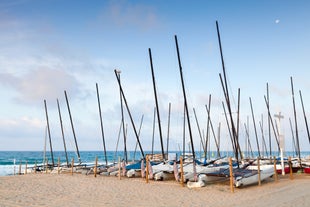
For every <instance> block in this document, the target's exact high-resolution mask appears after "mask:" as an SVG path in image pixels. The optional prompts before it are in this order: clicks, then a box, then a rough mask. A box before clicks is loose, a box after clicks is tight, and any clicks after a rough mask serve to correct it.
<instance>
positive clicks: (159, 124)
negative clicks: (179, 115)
mask: <svg viewBox="0 0 310 207" xmlns="http://www.w3.org/2000/svg"><path fill="white" fill-rule="evenodd" d="M149 56H150V64H151V70H152V80H153V88H154V96H155V104H156V111H157V120H158V129H159V138H160V145H161V153H162V156H163V159H165V151H164V143H163V135H162V130H161V122H160V113H159V106H158V99H157V92H156V82H155V75H154V68H153V60H152V52H151V48H149Z"/></svg>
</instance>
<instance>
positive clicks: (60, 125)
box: [57, 99, 69, 166]
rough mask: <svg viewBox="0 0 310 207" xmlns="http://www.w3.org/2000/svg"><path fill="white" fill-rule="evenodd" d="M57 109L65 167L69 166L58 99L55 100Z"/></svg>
mask: <svg viewBox="0 0 310 207" xmlns="http://www.w3.org/2000/svg"><path fill="white" fill-rule="evenodd" d="M57 107H58V113H59V121H60V127H61V134H62V141H63V144H64V150H65V155H66V162H67V166H69V160H68V154H67V147H66V141H65V133H64V127H63V124H62V118H61V113H60V107H59V101H58V99H57Z"/></svg>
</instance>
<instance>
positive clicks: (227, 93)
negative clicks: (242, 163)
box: [216, 21, 239, 161]
mask: <svg viewBox="0 0 310 207" xmlns="http://www.w3.org/2000/svg"><path fill="white" fill-rule="evenodd" d="M216 30H217V36H218V42H219V47H220V53H221V61H222V68H223V75H224V85H223V84H222V85H223V88H224V95H225V99H226V104H227V108H228V112H229V116H230V122H231V129H232V135H233V140H234V145H235V146H234V148H235V156H236V159H237V161H238V160H239V155H238V154H239V153H238V143H237V142H238V137H237V132H236V128H235V124H234V121H233V117H232V110H231V106H230V98H229V92H228V86H227V78H226V70H225V64H224V57H223V51H222V43H221V36H220V31H219V26H218V22H217V21H216ZM220 77H221V76H220ZM222 82H223V81H222Z"/></svg>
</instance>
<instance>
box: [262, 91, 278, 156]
mask: <svg viewBox="0 0 310 207" xmlns="http://www.w3.org/2000/svg"><path fill="white" fill-rule="evenodd" d="M264 99H265V103H266V107H267V111H268V118H269V120H270V123H271V126H272V130H273V133H274V137H275V139H276V142H277V146H278V152H280V144H279V139H278V136H277V133H276V130H275V126H274V124H273V121H272V117H271V114H270V107H269V102H268V101H267V98H266V96H264Z"/></svg>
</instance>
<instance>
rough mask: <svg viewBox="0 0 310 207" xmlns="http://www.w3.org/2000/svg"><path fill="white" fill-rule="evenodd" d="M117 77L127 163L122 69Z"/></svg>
mask: <svg viewBox="0 0 310 207" xmlns="http://www.w3.org/2000/svg"><path fill="white" fill-rule="evenodd" d="M116 74H117V77H118V80H119V88H120V89H119V99H120V103H121V115H122V127H123V138H124V155H123V156H124V159H125V162H126V163H127V147H126V133H125V119H124V109H123V99H122V93H121V71H120V70H118V71H117V73H116Z"/></svg>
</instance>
